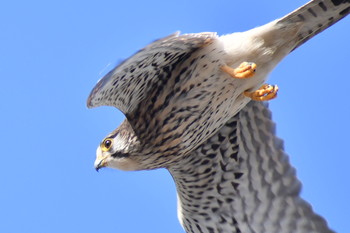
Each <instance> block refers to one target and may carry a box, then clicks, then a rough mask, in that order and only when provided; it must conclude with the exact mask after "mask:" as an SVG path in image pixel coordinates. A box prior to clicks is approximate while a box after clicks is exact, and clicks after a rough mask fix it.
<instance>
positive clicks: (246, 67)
mask: <svg viewBox="0 0 350 233" xmlns="http://www.w3.org/2000/svg"><path fill="white" fill-rule="evenodd" d="M220 68H221V70H222V71H224V72H225V73H227V74H229V75H230V76H231V77H232V78H238V79H244V78H250V77H252V76H254V74H255V70H256V64H255V63H253V62H243V63H241V64H240V65H239V67H238V68H236V69H233V68H231V67H229V66H227V65H223V66H221V67H220Z"/></svg>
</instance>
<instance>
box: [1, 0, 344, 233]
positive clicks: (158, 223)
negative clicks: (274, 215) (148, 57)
mask: <svg viewBox="0 0 350 233" xmlns="http://www.w3.org/2000/svg"><path fill="white" fill-rule="evenodd" d="M305 2H306V0H305V1H302V0H295V1H277V0H271V1H258V0H253V1H249V3H245V2H244V1H235V0H231V1H229V0H225V1H221V0H219V1H216V3H213V1H208V0H201V1H197V0H194V1H185V0H177V1H156V0H149V1H132V0H130V1H122V2H121V1H107V0H102V1H81V0H77V1H67V0H63V1H36V0H33V1H7V2H3V3H2V4H1V5H2V6H1V7H0V41H1V43H0V80H1V91H0V95H1V101H0V109H1V115H0V127H1V131H0V146H1V149H2V152H1V162H2V166H1V167H2V168H1V169H0V189H1V190H0V232H7V233H17V232H18V233H19V232H21V233H22V232H29V233H31V232H33V233H34V232H35V233H47V232H50V233H54V232H60V233H61V232H65V233H69V232H105V233H108V232H123V233H136V232H145V233H148V232H149V233H164V232H168V233H172V232H182V229H181V227H180V225H179V223H178V220H177V216H176V194H175V186H174V184H173V182H172V179H171V177H170V175H169V174H168V173H167V171H165V170H164V169H161V170H156V171H148V172H123V171H117V170H111V169H103V170H102V171H101V172H99V173H96V172H95V170H94V168H93V162H94V159H95V150H96V147H97V145H98V144H99V142H100V140H102V139H103V137H104V136H105V135H106V134H107V133H108V132H110V131H111V130H113V129H114V128H116V127H117V126H118V125H119V123H120V122H121V121H122V119H123V115H122V114H121V113H120V112H119V111H118V110H116V109H114V108H111V107H101V108H96V109H92V110H90V109H87V108H86V105H85V103H86V98H87V96H88V94H89V92H90V90H91V89H92V88H93V86H94V84H95V83H96V82H97V80H98V79H99V78H100V77H102V76H103V75H104V74H106V73H107V72H108V71H109V70H110V69H112V68H113V67H114V66H115V65H116V64H118V63H119V62H120V61H122V60H123V59H125V58H127V57H128V56H130V55H132V54H133V53H134V52H135V51H137V50H138V49H140V48H142V47H143V46H145V45H147V44H148V43H149V42H151V41H153V40H154V39H157V38H160V37H163V36H166V35H168V34H171V33H173V32H175V31H178V30H180V31H182V32H183V33H190V32H202V31H216V32H218V33H219V34H227V33H231V32H235V31H244V30H247V29H250V28H252V27H255V26H258V25H262V24H264V23H267V22H269V21H271V20H273V19H275V18H278V17H281V16H283V15H284V14H286V13H288V12H290V11H292V10H294V9H295V8H297V7H299V6H301V5H302V4H304V3H305ZM349 26H350V18H347V19H345V20H343V21H342V22H340V23H338V24H337V25H335V26H333V27H332V28H330V29H328V30H327V31H325V32H324V33H322V34H320V35H319V36H317V37H316V38H314V39H312V40H311V41H309V42H308V43H307V44H305V45H303V46H302V47H300V48H299V49H298V50H297V51H295V52H293V53H292V54H291V55H290V56H289V57H288V58H287V59H285V60H284V61H283V62H282V63H281V64H280V65H279V66H278V67H277V69H276V70H275V71H274V72H273V73H272V74H271V75H270V80H269V83H272V84H278V85H279V87H280V92H279V97H278V98H277V99H276V100H273V101H271V103H270V106H271V109H272V111H273V118H274V120H275V121H276V123H277V132H278V135H279V136H280V137H281V138H283V139H284V140H285V147H286V150H287V152H288V154H289V155H290V160H291V162H292V164H293V165H294V166H295V167H296V169H297V174H298V177H299V179H300V180H301V181H302V182H303V185H304V186H303V187H304V188H303V192H302V196H303V197H304V198H305V199H306V200H307V201H309V202H310V203H311V204H312V205H313V207H314V209H315V210H316V211H317V212H318V213H320V214H322V215H323V216H324V217H325V218H327V220H328V222H329V224H330V226H331V227H332V228H333V229H335V230H336V231H338V232H346V231H348V229H350V223H349V220H348V217H349V214H348V210H349V209H350V204H349V196H350V188H349V185H350V182H349V178H350V169H349V164H350V151H349V139H350V136H349V132H350V123H349V116H350V104H349V101H348V98H349V94H348V88H349V87H350V75H349V65H350V63H349V51H350V43H349V39H350V31H349Z"/></svg>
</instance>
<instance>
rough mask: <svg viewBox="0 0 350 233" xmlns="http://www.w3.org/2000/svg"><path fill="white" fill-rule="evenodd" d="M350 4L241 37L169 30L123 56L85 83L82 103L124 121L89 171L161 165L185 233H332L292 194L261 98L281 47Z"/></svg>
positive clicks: (332, 0) (337, 3) (324, 5)
mask: <svg viewBox="0 0 350 233" xmlns="http://www.w3.org/2000/svg"><path fill="white" fill-rule="evenodd" d="M349 11H350V0H323V1H321V0H314V1H310V2H309V3H307V4H305V5H304V6H302V7H300V8H298V9H297V10H295V11H293V12H291V13H290V14H288V15H286V16H284V17H282V18H281V19H278V20H275V21H272V22H270V23H268V24H266V25H263V26H260V27H257V28H254V29H252V30H249V31H246V32H240V33H233V34H229V35H224V36H218V35H216V33H209V32H206V33H194V34H184V35H180V34H178V33H176V34H173V35H170V36H168V37H165V38H163V39H160V40H157V41H155V42H153V43H151V44H150V45H148V46H146V47H145V48H144V49H142V50H140V51H138V52H137V53H136V54H135V55H133V56H131V57H130V58H129V59H127V60H125V61H124V62H123V63H121V64H120V65H118V66H117V67H116V68H114V69H113V70H112V71H110V72H109V73H108V74H107V75H106V76H105V77H103V78H102V79H101V80H100V81H99V82H98V83H97V84H96V86H95V87H94V88H93V90H92V91H91V93H90V96H89V97H88V100H87V105H88V107H89V108H91V107H97V106H101V105H107V106H114V107H117V108H118V109H119V110H121V111H122V112H123V113H124V114H125V116H126V119H125V120H124V122H123V123H122V124H121V125H120V126H119V127H118V128H117V129H115V130H114V131H113V132H111V133H110V134H109V135H107V137H106V138H105V139H103V140H102V142H101V143H100V145H99V147H98V148H97V158H96V161H95V168H96V170H99V169H100V168H102V167H110V168H116V169H121V170H150V169H157V168H166V169H168V170H169V172H170V173H171V175H172V176H173V178H174V180H175V183H176V187H177V193H178V203H179V205H178V216H179V220H180V223H181V224H182V226H183V228H184V229H185V231H186V232H188V233H189V232H192V233H198V232H205V233H214V232H244V233H247V232H279V233H280V232H308V233H309V232H332V231H331V230H330V229H329V228H328V226H327V223H326V222H325V220H324V219H323V218H322V217H320V216H318V215H317V214H315V213H314V212H313V211H312V208H311V207H310V206H309V204H308V203H306V202H305V201H304V200H302V199H301V198H300V196H299V192H300V183H299V181H298V180H297V178H296V177H295V172H294V169H293V168H292V167H291V166H290V164H289V162H288V159H287V157H286V155H285V154H284V151H283V145H282V142H281V140H280V139H278V138H277V137H276V136H275V132H274V124H273V123H272V121H271V116H270V112H269V110H268V109H267V106H266V105H265V104H264V103H262V101H266V100H270V99H273V98H275V97H276V95H277V91H278V87H277V86H276V85H269V84H266V83H265V82H266V80H267V76H268V74H269V73H270V72H271V71H272V70H273V68H274V67H276V65H277V64H278V63H279V62H280V61H281V60H282V59H283V58H284V57H285V56H287V55H288V54H289V53H290V52H292V51H293V50H294V49H296V48H298V47H299V46H300V45H302V44H303V43H305V42H306V41H307V40H309V39H310V38H312V37H313V36H314V35H316V34H318V33H320V32H321V31H323V30H325V29H326V28H328V27H329V26H331V25H333V24H334V23H336V22H337V21H339V20H341V19H342V18H344V17H345V16H347V15H348V14H349Z"/></svg>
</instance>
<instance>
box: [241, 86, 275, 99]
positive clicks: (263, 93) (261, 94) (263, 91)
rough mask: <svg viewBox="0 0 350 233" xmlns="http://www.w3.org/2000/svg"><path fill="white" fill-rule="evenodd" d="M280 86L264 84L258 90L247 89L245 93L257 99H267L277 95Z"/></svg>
mask: <svg viewBox="0 0 350 233" xmlns="http://www.w3.org/2000/svg"><path fill="white" fill-rule="evenodd" d="M277 92H278V86H277V85H269V84H264V85H262V86H261V87H260V88H259V89H258V90H256V91H252V92H249V91H245V92H244V93H243V94H244V95H245V96H246V97H248V98H251V99H252V100H255V101H267V100H272V99H274V98H276V97H277Z"/></svg>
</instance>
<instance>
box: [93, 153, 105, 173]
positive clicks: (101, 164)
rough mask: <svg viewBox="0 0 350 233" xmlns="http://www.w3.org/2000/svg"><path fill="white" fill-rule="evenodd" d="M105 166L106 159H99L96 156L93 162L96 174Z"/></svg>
mask: <svg viewBox="0 0 350 233" xmlns="http://www.w3.org/2000/svg"><path fill="white" fill-rule="evenodd" d="M106 165H107V163H106V157H100V156H98V157H97V158H96V160H95V163H94V166H95V169H96V171H97V172H98V171H99V170H100V169H101V168H103V167H105V166H106Z"/></svg>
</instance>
